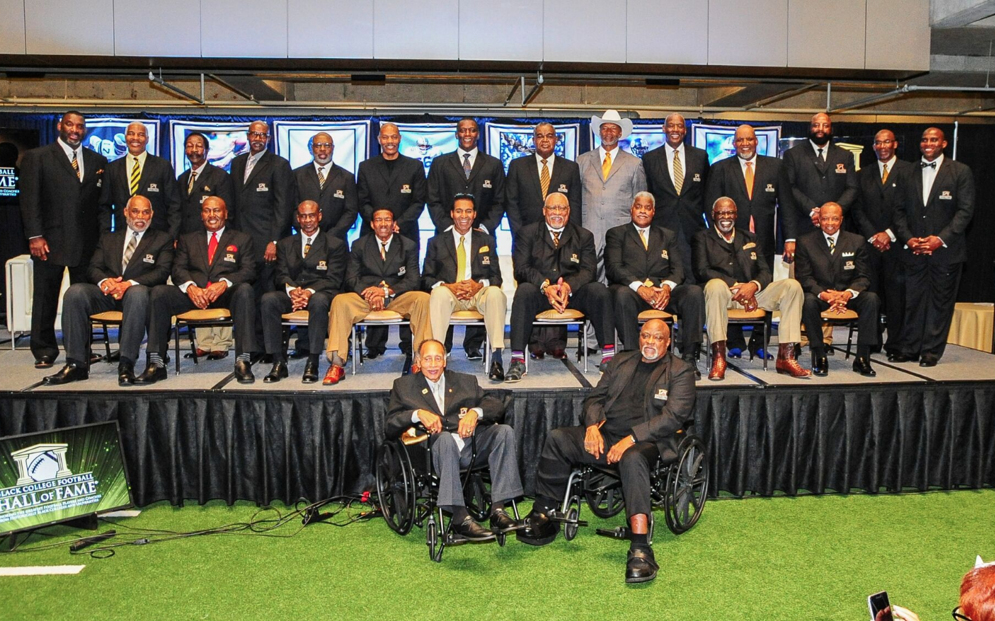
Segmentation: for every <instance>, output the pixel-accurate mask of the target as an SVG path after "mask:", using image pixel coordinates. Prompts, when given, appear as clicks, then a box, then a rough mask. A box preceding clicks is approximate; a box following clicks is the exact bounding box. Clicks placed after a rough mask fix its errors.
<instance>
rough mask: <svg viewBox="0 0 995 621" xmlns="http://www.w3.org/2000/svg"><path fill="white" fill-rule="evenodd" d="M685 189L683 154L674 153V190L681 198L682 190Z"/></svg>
mask: <svg viewBox="0 0 995 621" xmlns="http://www.w3.org/2000/svg"><path fill="white" fill-rule="evenodd" d="M683 187H684V166H682V165H681V152H680V151H677V150H675V151H674V190H676V191H677V195H678V196H680V194H681V188H683Z"/></svg>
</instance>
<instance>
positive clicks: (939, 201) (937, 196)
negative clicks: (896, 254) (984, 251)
mask: <svg viewBox="0 0 995 621" xmlns="http://www.w3.org/2000/svg"><path fill="white" fill-rule="evenodd" d="M909 176H910V178H911V179H910V182H909V183H906V184H905V192H903V195H902V200H901V201H900V202H899V203H898V205H897V207H896V209H895V228H896V230H895V231H894V233H895V236H896V237H898V240H899V244H901V245H904V244H905V243H906V242H908V240H909V239H911V238H913V237H928V236H929V235H936V236H937V237H939V238H940V239H942V240H943V243H944V244H946V245H947V247H946V248H944V247H943V246H940V247H939V248H938V249H937V250H936V252H934V253H933V255H932V256H929V257H927V256H925V255H921V256H917V255H914V254H912V251H911V250H903V251H902V255H901V256H902V258H903V260H905V261H908V262H911V263H915V262H926V261H929V262H932V263H936V264H939V265H953V264H956V263H962V262H964V261H967V242H966V237H967V225H968V224H970V222H971V218H972V217H973V216H974V175H973V174H972V172H971V169H970V168H968V167H967V166H965V165H964V164H961V163H960V162H955V161H954V160H952V159H950V158H948V157H946V156H944V157H943V165H942V166H940V168H939V169H938V170H937V171H936V178H935V179H934V180H933V187H932V188H931V189H930V192H929V201H928V202H927V203H926V204H925V205H924V204H923V202H922V168H921V167H920V166H918V165H917V164H913V169H912V172H911V173H910V175H909Z"/></svg>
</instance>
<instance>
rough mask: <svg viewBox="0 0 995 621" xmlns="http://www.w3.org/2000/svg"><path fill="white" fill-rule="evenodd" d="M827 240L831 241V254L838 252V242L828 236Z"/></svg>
mask: <svg viewBox="0 0 995 621" xmlns="http://www.w3.org/2000/svg"><path fill="white" fill-rule="evenodd" d="M826 240H827V241H828V242H829V254H833V253H835V252H836V242H835V241H833V238H832V237H828V236H827V237H826Z"/></svg>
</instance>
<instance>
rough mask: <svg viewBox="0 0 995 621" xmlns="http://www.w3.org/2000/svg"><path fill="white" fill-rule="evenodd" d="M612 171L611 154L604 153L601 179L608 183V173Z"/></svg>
mask: <svg viewBox="0 0 995 621" xmlns="http://www.w3.org/2000/svg"><path fill="white" fill-rule="evenodd" d="M611 171H612V154H611V153H609V152H608V151H605V161H604V162H601V177H602V179H604V180H605V181H608V173H610V172H611Z"/></svg>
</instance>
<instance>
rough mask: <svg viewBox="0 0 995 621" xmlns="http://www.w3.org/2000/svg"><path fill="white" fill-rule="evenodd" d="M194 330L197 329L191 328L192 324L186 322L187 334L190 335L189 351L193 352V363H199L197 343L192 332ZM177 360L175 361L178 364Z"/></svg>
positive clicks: (194, 331)
mask: <svg viewBox="0 0 995 621" xmlns="http://www.w3.org/2000/svg"><path fill="white" fill-rule="evenodd" d="M196 332H197V331H196V330H194V329H193V326H191V325H190V324H187V336H189V337H190V353H191V354H193V363H194V364H200V361H199V360H197V343H196V341H195V340H194V334H195V333H196ZM179 362H180V361H179V360H177V361H176V363H177V364H179Z"/></svg>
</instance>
